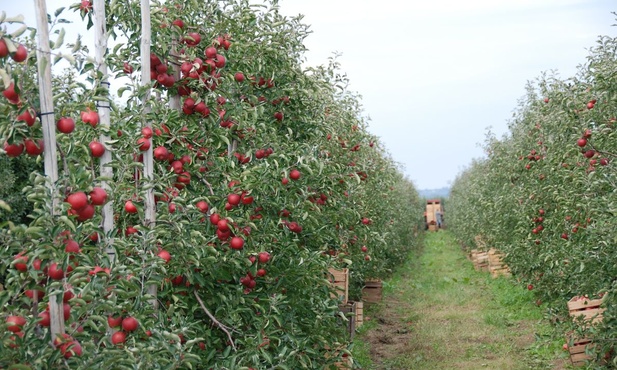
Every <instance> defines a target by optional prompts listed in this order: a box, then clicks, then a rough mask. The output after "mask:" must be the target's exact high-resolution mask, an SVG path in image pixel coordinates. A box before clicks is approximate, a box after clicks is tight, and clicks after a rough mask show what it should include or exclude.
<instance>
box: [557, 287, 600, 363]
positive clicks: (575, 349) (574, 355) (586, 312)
mask: <svg viewBox="0 0 617 370" xmlns="http://www.w3.org/2000/svg"><path fill="white" fill-rule="evenodd" d="M603 302H604V298H597V299H589V298H587V297H578V296H577V297H573V298H572V299H570V300H569V301H568V311H569V312H570V316H571V317H572V319H573V320H574V321H578V322H580V323H581V324H582V325H584V326H588V325H593V324H597V323H599V322H600V321H602V317H603V316H602V314H603V313H604V310H605V308H603V307H600V306H601V305H602V303H603ZM566 340H567V343H568V352H570V361H572V365H574V366H583V365H585V362H586V361H588V360H592V359H593V357H592V356H590V355H588V354H586V353H585V350H586V349H587V348H589V349H591V348H593V346H594V343H593V342H592V341H591V340H590V339H587V338H576V337H574V336H573V334H572V333H569V334H567V335H566Z"/></svg>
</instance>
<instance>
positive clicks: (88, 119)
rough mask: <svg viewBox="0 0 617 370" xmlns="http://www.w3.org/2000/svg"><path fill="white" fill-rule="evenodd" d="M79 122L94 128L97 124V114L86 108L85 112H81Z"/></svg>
mask: <svg viewBox="0 0 617 370" xmlns="http://www.w3.org/2000/svg"><path fill="white" fill-rule="evenodd" d="M81 120H82V121H83V122H84V123H87V124H89V125H90V126H92V127H96V125H98V124H99V120H100V119H99V114H98V113H97V112H95V111H93V110H92V109H90V108H86V110H85V111H83V112H81Z"/></svg>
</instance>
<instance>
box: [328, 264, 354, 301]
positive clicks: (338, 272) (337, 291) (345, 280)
mask: <svg viewBox="0 0 617 370" xmlns="http://www.w3.org/2000/svg"><path fill="white" fill-rule="evenodd" d="M329 273H330V283H331V284H332V286H333V287H334V292H333V293H332V298H338V299H339V301H341V303H342V304H347V300H348V299H349V269H346V268H344V269H334V268H330V269H329Z"/></svg>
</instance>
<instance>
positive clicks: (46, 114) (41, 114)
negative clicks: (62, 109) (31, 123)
mask: <svg viewBox="0 0 617 370" xmlns="http://www.w3.org/2000/svg"><path fill="white" fill-rule="evenodd" d="M50 114H55V112H45V113H43V112H40V113H37V116H39V119H41V118H43V116H48V115H50Z"/></svg>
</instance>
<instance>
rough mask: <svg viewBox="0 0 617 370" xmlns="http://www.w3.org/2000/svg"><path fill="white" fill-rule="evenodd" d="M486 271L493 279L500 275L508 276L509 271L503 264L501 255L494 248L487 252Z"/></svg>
mask: <svg viewBox="0 0 617 370" xmlns="http://www.w3.org/2000/svg"><path fill="white" fill-rule="evenodd" d="M488 270H489V271H490V272H491V276H492V277H493V278H496V277H498V276H501V275H503V276H510V269H509V268H508V266H507V265H506V264H505V263H504V262H503V253H501V252H500V251H498V250H497V249H495V248H491V249H489V250H488Z"/></svg>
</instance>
